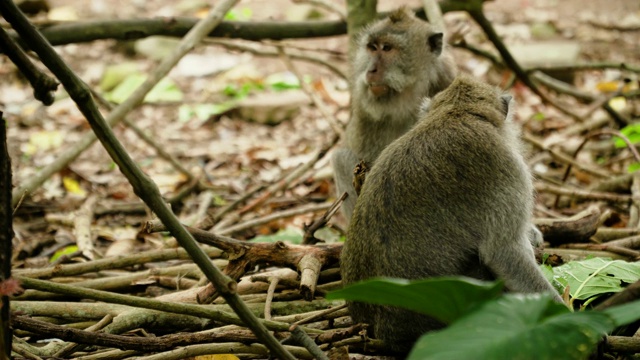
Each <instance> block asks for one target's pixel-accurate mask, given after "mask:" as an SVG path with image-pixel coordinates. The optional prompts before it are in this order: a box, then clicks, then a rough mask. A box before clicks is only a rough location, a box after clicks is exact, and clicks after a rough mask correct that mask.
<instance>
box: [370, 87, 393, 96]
mask: <svg viewBox="0 0 640 360" xmlns="http://www.w3.org/2000/svg"><path fill="white" fill-rule="evenodd" d="M369 90H370V91H371V94H373V96H375V97H377V98H378V97H382V96H385V95H388V94H389V90H390V89H389V87H388V86H387V85H377V84H371V85H369Z"/></svg>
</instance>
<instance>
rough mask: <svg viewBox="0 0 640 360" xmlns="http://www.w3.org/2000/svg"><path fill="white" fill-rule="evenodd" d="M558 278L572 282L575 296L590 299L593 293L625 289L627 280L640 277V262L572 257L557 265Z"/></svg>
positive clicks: (571, 292)
mask: <svg viewBox="0 0 640 360" xmlns="http://www.w3.org/2000/svg"><path fill="white" fill-rule="evenodd" d="M554 272H555V280H557V281H558V282H560V283H561V284H563V285H564V286H567V285H568V286H569V289H570V294H571V296H572V297H573V298H576V299H579V300H586V299H588V298H590V297H592V296H596V295H601V294H605V293H612V292H618V291H622V289H623V288H624V287H623V283H633V282H636V281H637V280H639V279H640V263H631V262H626V261H622V260H610V259H603V258H593V259H588V260H582V261H572V262H569V263H567V264H564V265H562V266H558V267H556V268H554Z"/></svg>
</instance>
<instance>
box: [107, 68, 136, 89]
mask: <svg viewBox="0 0 640 360" xmlns="http://www.w3.org/2000/svg"><path fill="white" fill-rule="evenodd" d="M135 73H139V72H138V64H136V63H134V62H124V63H120V64H116V65H111V66H108V67H107V68H106V69H105V70H104V74H102V79H101V80H100V89H101V90H102V91H110V90H112V89H113V88H115V87H116V86H118V84H120V83H121V82H122V81H123V80H124V79H126V78H127V77H128V76H130V75H132V74H135Z"/></svg>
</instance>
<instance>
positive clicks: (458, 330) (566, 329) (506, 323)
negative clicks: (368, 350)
mask: <svg viewBox="0 0 640 360" xmlns="http://www.w3.org/2000/svg"><path fill="white" fill-rule="evenodd" d="M613 328H614V322H613V320H612V319H611V318H610V317H609V316H607V315H606V314H603V313H598V312H580V313H571V312H570V311H569V309H567V308H566V307H565V306H564V305H562V304H558V303H556V302H554V301H553V300H552V299H551V297H550V296H548V295H527V296H524V295H518V294H507V295H505V296H503V297H502V298H501V299H499V300H494V301H488V302H486V303H484V304H483V305H482V306H481V307H479V308H478V309H477V310H476V311H474V312H473V313H471V314H469V315H468V316H465V317H463V318H461V319H460V320H458V321H456V322H455V323H454V324H452V325H451V326H449V327H448V328H445V329H443V330H441V331H437V332H431V333H427V334H425V335H423V336H422V337H421V338H420V339H419V340H418V342H416V345H415V346H414V348H413V350H412V351H411V354H410V355H409V359H411V360H415V359H471V358H473V359H487V360H490V359H501V358H504V354H509V359H523V360H524V359H585V358H587V357H588V356H589V354H590V353H591V352H592V350H593V349H594V347H595V345H596V344H597V342H598V340H599V339H600V338H601V337H602V336H603V335H604V334H605V333H606V332H607V331H610V330H612V329H613Z"/></svg>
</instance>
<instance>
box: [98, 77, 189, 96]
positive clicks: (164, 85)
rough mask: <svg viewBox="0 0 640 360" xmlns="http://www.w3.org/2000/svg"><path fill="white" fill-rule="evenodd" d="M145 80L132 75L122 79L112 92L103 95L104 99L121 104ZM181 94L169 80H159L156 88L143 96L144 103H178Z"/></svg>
mask: <svg viewBox="0 0 640 360" xmlns="http://www.w3.org/2000/svg"><path fill="white" fill-rule="evenodd" d="M146 79H147V76H146V75H144V74H140V73H134V74H131V75H129V76H128V77H127V78H126V79H124V80H123V81H122V82H121V83H120V84H118V86H116V87H115V88H114V89H113V90H112V91H110V92H108V93H106V94H105V98H106V99H107V100H109V101H112V102H115V103H118V104H119V103H122V102H123V101H125V100H126V99H127V98H129V96H131V94H133V92H134V91H135V90H136V89H137V88H138V87H139V86H140V85H142V83H144V81H145V80H146ZM182 98H183V94H182V91H180V89H179V88H178V86H177V85H176V83H175V82H173V80H171V79H169V78H164V79H162V80H160V82H159V83H158V84H156V86H155V87H154V88H153V89H151V91H150V92H149V93H148V94H147V96H145V98H144V101H145V102H178V101H182Z"/></svg>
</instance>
